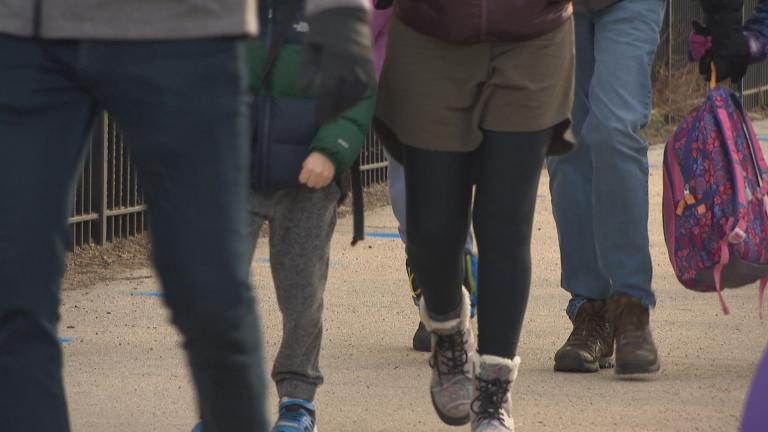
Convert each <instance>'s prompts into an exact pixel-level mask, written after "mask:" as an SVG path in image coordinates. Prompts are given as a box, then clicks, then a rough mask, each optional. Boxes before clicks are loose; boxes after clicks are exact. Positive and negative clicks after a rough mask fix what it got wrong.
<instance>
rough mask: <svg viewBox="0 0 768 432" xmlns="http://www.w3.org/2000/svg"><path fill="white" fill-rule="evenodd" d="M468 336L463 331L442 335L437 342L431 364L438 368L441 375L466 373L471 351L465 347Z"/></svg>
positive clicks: (432, 366) (430, 360)
mask: <svg viewBox="0 0 768 432" xmlns="http://www.w3.org/2000/svg"><path fill="white" fill-rule="evenodd" d="M465 344H466V338H465V335H464V332H463V331H457V332H455V333H452V334H449V335H445V336H443V335H440V336H438V337H437V342H436V343H435V351H434V353H433V354H432V357H430V359H429V366H430V367H431V368H433V369H434V368H436V369H437V374H438V376H439V377H441V378H442V377H443V375H464V374H465V372H466V371H465V370H464V368H465V366H466V365H467V362H468V361H469V353H468V352H467V350H466V349H464V345H465Z"/></svg>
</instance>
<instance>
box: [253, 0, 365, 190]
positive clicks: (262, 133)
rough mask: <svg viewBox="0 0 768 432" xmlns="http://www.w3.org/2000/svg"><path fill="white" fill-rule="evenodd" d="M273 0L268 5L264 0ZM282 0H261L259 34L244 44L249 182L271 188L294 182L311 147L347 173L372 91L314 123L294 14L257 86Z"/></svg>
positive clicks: (301, 27) (285, 10) (300, 18)
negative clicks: (249, 97)
mask: <svg viewBox="0 0 768 432" xmlns="http://www.w3.org/2000/svg"><path fill="white" fill-rule="evenodd" d="M268 3H272V5H270V4H268ZM290 13H291V11H290V6H287V5H286V2H284V1H281V0H274V1H273V2H262V6H261V7H260V10H259V16H260V17H261V19H260V26H261V30H262V31H261V34H260V36H259V38H258V39H254V40H252V41H250V42H249V43H248V54H249V55H248V57H249V68H250V77H251V87H252V89H253V94H254V96H255V98H254V109H253V110H252V113H253V114H252V116H253V119H252V123H253V126H254V131H253V132H254V133H253V149H252V150H253V152H252V159H253V161H252V172H253V173H255V175H254V177H253V179H252V186H253V187H254V189H255V190H257V191H260V192H267V193H269V192H274V191H276V190H281V189H287V188H291V187H297V186H299V183H298V180H297V179H298V176H299V173H300V172H301V164H302V162H303V161H304V159H305V158H306V156H307V155H308V154H309V153H310V152H313V151H317V152H320V153H322V154H324V155H325V156H327V157H328V158H329V159H330V160H331V161H332V162H333V164H334V165H335V167H336V173H337V176H339V175H341V174H342V173H344V172H346V171H347V170H348V169H349V168H350V167H351V166H352V164H353V163H354V162H355V160H356V159H357V157H358V154H359V153H360V149H361V148H362V146H363V143H364V141H365V137H366V134H367V132H368V128H369V126H370V123H371V117H372V115H373V108H374V95H373V92H371V94H370V95H369V96H368V97H367V98H365V99H363V100H362V101H360V102H359V103H358V104H357V105H355V106H354V107H352V108H351V109H349V110H347V111H345V112H344V113H342V115H341V116H340V117H338V118H337V119H335V120H333V121H331V122H328V123H325V124H323V125H318V124H316V122H315V120H314V118H315V116H314V111H315V105H316V100H315V97H314V94H313V92H311V91H303V90H302V89H300V85H299V82H300V76H301V59H302V42H303V40H304V37H305V36H306V34H307V31H308V30H309V26H308V24H307V22H306V21H305V20H304V15H303V13H301V12H299V13H298V14H296V15H295V16H296V18H295V19H294V20H293V22H292V25H291V26H290V30H289V31H288V33H287V35H286V37H285V40H284V43H283V44H282V46H281V48H280V50H279V51H278V55H277V57H276V60H275V63H274V65H273V67H272V70H271V73H270V74H269V76H268V77H267V81H266V82H265V83H264V85H263V86H262V76H261V75H262V72H263V69H264V66H265V63H266V60H267V57H268V53H269V47H270V44H271V43H272V40H273V38H274V37H276V36H277V33H279V32H280V29H279V28H278V27H279V24H278V23H282V22H284V21H285V16H284V15H286V14H290Z"/></svg>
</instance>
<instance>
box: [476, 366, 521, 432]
mask: <svg viewBox="0 0 768 432" xmlns="http://www.w3.org/2000/svg"><path fill="white" fill-rule="evenodd" d="M473 363H474V374H475V385H474V391H473V393H472V406H471V411H472V432H514V430H515V421H514V420H513V419H512V394H511V392H512V384H514V382H515V378H517V370H518V368H519V367H520V357H515V358H514V359H513V360H510V359H507V358H503V357H496V356H492V355H479V354H478V355H477V356H476V358H475V360H474V362H473Z"/></svg>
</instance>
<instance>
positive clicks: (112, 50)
mask: <svg viewBox="0 0 768 432" xmlns="http://www.w3.org/2000/svg"><path fill="white" fill-rule="evenodd" d="M0 53H2V56H0V82H2V83H3V84H2V86H0V152H1V155H0V295H1V296H2V300H1V301H0V430H2V431H3V432H28V431H46V432H65V431H68V430H69V424H68V418H67V408H66V402H65V397H64V388H63V384H62V373H61V367H62V355H61V349H60V347H59V344H58V340H57V328H56V327H57V324H58V320H59V313H58V307H59V288H60V279H61V277H62V274H63V271H64V254H65V250H66V248H65V245H66V244H67V237H68V234H67V224H66V219H67V216H68V214H69V208H70V203H71V200H72V198H71V197H72V195H71V192H72V190H73V186H74V181H75V177H76V173H77V171H78V168H79V167H80V165H81V163H82V159H83V154H84V149H85V144H86V139H87V137H88V135H89V133H90V131H91V128H92V126H93V124H94V120H95V118H96V116H97V114H98V112H99V111H100V110H101V109H107V110H109V111H110V113H111V114H112V115H113V116H114V117H115V118H116V119H117V121H118V122H119V123H120V125H121V126H122V128H123V132H124V136H125V138H126V142H128V143H129V145H130V146H131V151H132V154H133V157H134V160H135V162H136V164H137V166H138V170H139V176H140V178H141V181H142V186H143V188H144V192H145V198H146V201H147V203H148V205H149V217H150V224H151V234H152V240H153V258H154V262H155V264H156V267H157V270H158V274H159V276H160V279H161V281H162V284H163V287H164V290H165V296H164V300H165V302H166V303H167V305H168V306H169V307H170V309H171V312H172V320H173V323H174V324H175V325H176V326H177V327H178V328H179V330H180V331H181V333H182V335H183V336H184V348H185V349H186V351H187V354H188V360H189V363H190V366H191V370H192V376H193V379H194V383H195V385H196V388H197V391H198V400H199V404H200V410H201V414H202V417H203V418H204V419H205V421H206V424H207V425H208V429H206V432H211V431H234V430H238V431H241V430H242V431H245V430H249V431H257V430H267V422H266V416H265V412H264V407H263V406H262V405H263V396H264V393H263V392H264V381H265V376H264V373H263V370H262V358H261V340H260V331H259V323H258V319H257V315H256V312H255V309H254V298H253V295H252V293H251V289H250V284H249V280H248V270H249V262H248V257H249V256H250V251H249V247H250V245H249V240H248V239H249V235H248V234H249V233H248V219H247V194H248V178H247V176H248V136H247V130H248V123H247V122H248V120H247V119H248V93H247V80H246V78H245V77H246V75H245V65H244V57H243V53H242V48H241V46H240V42H237V41H236V40H233V39H217V40H203V39H201V40H190V41H174V42H115V41H113V42H77V41H43V40H37V39H25V38H14V37H9V36H2V35H0ZM105 415H109V413H105Z"/></svg>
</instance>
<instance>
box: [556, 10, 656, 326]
mask: <svg viewBox="0 0 768 432" xmlns="http://www.w3.org/2000/svg"><path fill="white" fill-rule="evenodd" d="M664 4H665V3H664V1H663V0H623V1H621V2H619V3H616V4H615V5H613V6H610V7H608V8H606V9H604V10H601V11H597V12H587V13H576V14H575V26H576V27H575V32H576V95H575V96H576V98H575V102H574V105H573V111H572V115H573V132H574V136H575V138H576V140H577V142H578V143H579V146H578V148H577V149H576V150H575V151H574V152H573V153H571V154H569V155H567V156H563V157H553V158H550V159H549V160H548V168H549V174H550V191H551V194H552V206H553V213H554V216H555V222H556V223H557V232H558V237H559V241H560V254H561V263H562V286H563V288H564V289H566V290H567V291H569V292H570V293H571V295H572V300H571V302H570V304H569V305H568V308H567V312H568V315H569V316H570V317H571V318H572V319H573V318H574V317H575V315H576V312H577V310H578V308H579V306H580V305H581V304H583V303H584V301H586V300H587V299H605V298H607V297H608V296H609V295H610V294H611V293H620V294H626V295H630V296H633V297H637V298H640V299H641V300H642V302H643V304H645V305H649V306H653V305H655V303H656V298H655V295H654V293H653V290H652V289H651V275H652V268H651V256H650V251H649V245H648V144H647V143H646V142H645V141H644V140H643V139H642V138H640V136H639V135H638V131H639V130H640V129H641V128H642V127H643V126H644V125H645V124H646V123H647V121H648V118H649V116H650V112H651V67H652V65H653V61H654V57H655V54H656V48H657V46H658V44H659V30H660V27H661V22H662V17H663V13H664Z"/></svg>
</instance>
